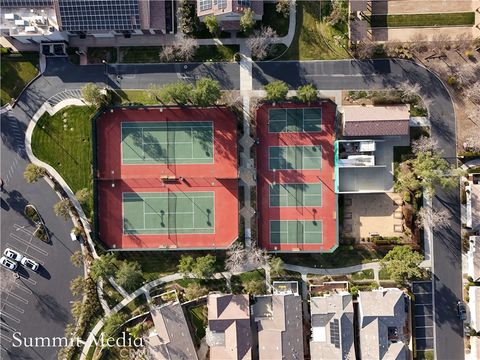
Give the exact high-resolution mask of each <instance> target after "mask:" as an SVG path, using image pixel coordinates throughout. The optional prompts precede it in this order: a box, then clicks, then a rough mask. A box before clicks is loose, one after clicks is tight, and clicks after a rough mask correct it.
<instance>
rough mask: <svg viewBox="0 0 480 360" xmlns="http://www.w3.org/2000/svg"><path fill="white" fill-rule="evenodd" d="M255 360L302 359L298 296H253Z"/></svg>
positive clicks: (301, 332)
mask: <svg viewBox="0 0 480 360" xmlns="http://www.w3.org/2000/svg"><path fill="white" fill-rule="evenodd" d="M252 312H253V315H254V318H255V322H256V324H257V333H258V358H259V359H260V360H272V359H285V360H289V359H291V360H294V359H303V358H304V356H303V325H302V299H301V297H300V296H299V295H294V294H286V295H265V296H257V297H255V304H254V305H253V307H252Z"/></svg>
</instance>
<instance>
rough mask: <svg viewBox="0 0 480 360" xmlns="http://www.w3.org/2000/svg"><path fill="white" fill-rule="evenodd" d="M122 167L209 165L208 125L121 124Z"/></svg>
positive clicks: (210, 137)
mask: <svg viewBox="0 0 480 360" xmlns="http://www.w3.org/2000/svg"><path fill="white" fill-rule="evenodd" d="M121 131H122V163H123V164H130V165H133V164H140V165H145V164H212V163H213V123H212V122H211V121H162V122H123V123H122V127H121Z"/></svg>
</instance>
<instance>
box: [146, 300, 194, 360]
mask: <svg viewBox="0 0 480 360" xmlns="http://www.w3.org/2000/svg"><path fill="white" fill-rule="evenodd" d="M150 313H151V316H152V319H153V323H154V325H155V328H154V330H153V332H151V333H150V336H149V337H148V338H146V339H145V346H146V348H147V349H148V351H149V352H150V354H151V355H152V356H153V358H155V359H157V360H180V359H188V360H197V359H198V358H197V353H196V351H195V346H194V345H193V341H192V337H191V335H190V331H189V329H188V325H187V322H186V320H185V315H184V313H183V309H182V305H181V304H180V303H179V302H178V301H176V302H174V303H167V304H164V305H161V306H157V307H154V308H152V309H151V310H150Z"/></svg>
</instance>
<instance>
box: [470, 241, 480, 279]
mask: <svg viewBox="0 0 480 360" xmlns="http://www.w3.org/2000/svg"><path fill="white" fill-rule="evenodd" d="M469 242H470V248H469V249H468V257H467V264H468V275H470V276H471V277H472V278H473V280H474V281H477V280H478V279H480V236H470V238H469Z"/></svg>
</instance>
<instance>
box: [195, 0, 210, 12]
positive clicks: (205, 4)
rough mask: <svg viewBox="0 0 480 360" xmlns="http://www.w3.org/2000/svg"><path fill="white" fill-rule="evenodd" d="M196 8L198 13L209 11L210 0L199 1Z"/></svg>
mask: <svg viewBox="0 0 480 360" xmlns="http://www.w3.org/2000/svg"><path fill="white" fill-rule="evenodd" d="M198 7H199V8H200V11H205V10H210V9H211V8H212V0H199V1H198Z"/></svg>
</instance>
